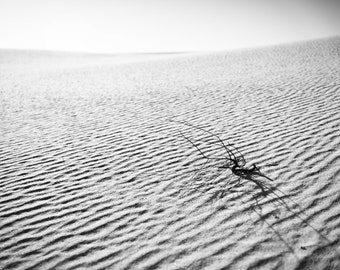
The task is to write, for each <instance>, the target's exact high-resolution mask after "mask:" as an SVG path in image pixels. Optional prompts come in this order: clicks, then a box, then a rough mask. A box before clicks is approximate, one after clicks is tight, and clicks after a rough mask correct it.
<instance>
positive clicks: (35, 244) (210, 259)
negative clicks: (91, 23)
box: [0, 38, 340, 269]
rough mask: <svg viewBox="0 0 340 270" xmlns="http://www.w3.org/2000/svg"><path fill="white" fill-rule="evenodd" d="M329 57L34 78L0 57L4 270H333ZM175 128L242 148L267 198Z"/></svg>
mask: <svg viewBox="0 0 340 270" xmlns="http://www.w3.org/2000/svg"><path fill="white" fill-rule="evenodd" d="M339 48H340V39H339V38H333V39H326V40H319V41H313V42H307V43H297V44H292V45H285V46H277V47H272V48H266V49H257V50H247V51H240V52H232V53H218V54H210V55H191V56H181V57H177V58H176V57H175V58H174V59H163V60H152V61H149V62H142V61H140V62H138V63H135V64H131V63H120V64H119V65H118V64H110V63H105V64H101V65H98V62H96V59H95V58H92V60H91V61H93V64H89V63H88V62H86V64H84V65H83V66H81V65H78V64H77V66H76V67H74V66H67V65H66V66H65V65H64V66H63V67H62V68H60V67H59V66H58V63H57V62H53V61H54V60H53V61H52V60H51V63H49V64H48V65H49V68H47V69H46V70H45V69H43V68H39V69H38V71H37V69H34V68H31V67H33V66H34V65H36V66H37V64H36V63H35V62H34V59H35V58H34V55H33V56H32V63H31V64H29V62H28V63H26V64H25V65H24V66H20V64H18V66H15V65H14V67H13V66H12V65H11V66H10V67H11V68H8V69H6V65H7V66H8V65H10V64H9V63H11V61H10V57H13V55H12V54H9V53H8V52H7V53H6V52H2V54H1V55H2V57H8V59H9V60H8V59H7V58H5V59H7V61H3V64H0V76H1V77H2V78H3V79H1V80H0V91H1V95H2V100H1V103H0V108H1V112H0V113H1V114H0V115H1V120H0V125H1V131H0V137H1V140H0V152H1V156H0V164H1V166H0V179H1V181H0V269H338V268H337V267H339V266H340V255H339V254H340V249H339V248H338V246H340V206H339V202H340V184H339V177H340V148H339V146H340V111H339V104H340V66H339V62H340V50H339ZM18 53H19V52H18ZM84 57H85V56H84ZM18 59H20V58H18ZM17 61H18V60H17ZM79 61H81V60H79ZM43 64H44V61H42V60H41V59H40V60H39V67H40V65H43ZM53 65H55V66H53ZM19 67H20V68H19ZM169 119H176V120H187V121H189V122H191V123H193V124H196V125H201V126H204V127H205V128H207V129H209V130H210V131H213V132H215V133H218V134H221V137H223V139H226V140H228V141H229V142H230V143H233V144H234V145H236V146H237V147H238V148H239V149H240V150H241V151H242V153H244V155H245V157H246V158H247V161H249V164H253V163H256V164H257V165H258V166H259V167H261V169H262V171H263V172H264V173H265V174H266V175H267V176H268V177H270V178H272V179H274V181H273V182H269V181H268V180H266V179H262V180H261V181H262V182H263V183H264V185H266V188H267V194H266V195H264V194H263V193H261V190H260V189H259V188H258V186H256V185H255V184H254V183H252V182H250V181H246V180H244V179H243V180H241V181H240V183H239V179H238V178H237V177H236V176H234V175H232V174H230V172H229V171H225V170H221V169H218V168H217V167H216V166H212V164H207V165H206V166H205V167H204V168H202V164H203V163H204V159H202V157H201V156H200V154H199V153H198V151H197V150H196V149H195V148H194V147H192V145H190V143H188V141H186V140H185V139H184V138H183V137H181V136H180V135H179V131H181V132H183V133H185V134H186V135H187V136H190V138H192V139H193V140H195V141H196V142H197V143H199V144H200V146H201V147H202V149H203V150H204V151H205V152H206V153H209V155H215V156H222V155H225V153H224V152H223V150H222V149H217V148H216V145H214V144H213V142H212V138H211V137H210V136H208V134H205V133H202V132H201V131H199V130H195V129H192V128H190V127H188V126H185V125H181V124H179V123H176V122H171V121H169Z"/></svg>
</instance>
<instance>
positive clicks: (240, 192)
mask: <svg viewBox="0 0 340 270" xmlns="http://www.w3.org/2000/svg"><path fill="white" fill-rule="evenodd" d="M171 121H173V122H176V123H180V124H183V125H186V126H187V127H190V128H193V129H196V130H200V131H202V132H203V133H206V134H208V135H209V136H211V137H214V138H215V139H216V141H215V142H212V143H213V144H219V145H220V148H222V149H224V151H225V156H223V157H219V156H217V157H216V156H213V157H212V156H208V155H207V154H206V153H205V152H204V151H203V150H202V149H201V147H200V146H199V145H198V144H197V143H195V142H194V141H193V140H192V139H190V138H189V137H188V136H186V135H184V134H183V133H182V132H179V133H180V136H181V137H182V138H184V139H185V140H186V141H188V142H189V143H190V144H191V145H192V146H193V147H194V148H196V150H197V151H198V152H199V153H200V155H201V156H202V157H203V159H204V160H205V162H204V164H203V165H201V166H200V167H199V168H198V169H197V170H196V171H195V173H194V175H193V176H192V177H191V179H190V180H189V183H187V184H185V187H184V189H185V190H186V192H188V193H197V191H199V192H201V193H204V194H209V196H208V199H207V201H206V203H211V202H216V201H220V200H221V199H224V198H227V200H225V203H228V202H230V201H233V200H235V198H236V199H239V200H241V201H242V198H243V197H245V196H247V198H248V199H247V201H248V205H250V206H248V210H250V211H252V212H253V213H256V215H257V216H258V217H259V220H260V221H262V222H263V223H265V224H266V225H267V226H268V228H270V229H271V230H272V231H273V232H274V234H275V235H276V236H277V237H278V239H279V240H280V241H281V242H282V243H283V244H284V245H285V246H286V248H287V250H288V251H289V252H290V253H292V254H293V256H294V257H295V258H296V259H297V260H298V261H299V262H300V266H301V267H303V266H305V265H307V259H306V258H304V259H302V260H301V259H300V258H299V257H298V256H297V252H296V250H295V249H294V246H293V245H292V244H290V243H289V242H288V241H287V240H285V238H284V235H282V233H280V232H279V230H278V229H276V228H275V225H277V224H280V223H282V219H281V218H280V217H279V213H280V212H281V211H285V212H286V213H288V214H289V215H290V217H289V218H291V219H292V218H297V219H299V220H300V222H301V224H303V225H304V226H308V227H309V228H310V229H312V230H313V231H314V232H315V233H316V234H317V235H318V236H319V237H320V238H321V239H322V240H323V242H324V243H325V245H326V246H330V247H332V246H334V249H333V250H332V252H333V253H335V257H337V256H339V252H338V251H337V249H336V248H335V246H336V243H335V242H336V241H331V240H329V239H328V238H327V236H325V235H324V234H323V233H321V232H320V230H318V229H317V228H316V227H314V226H313V225H312V224H310V223H309V222H308V221H307V219H308V216H307V215H305V214H303V210H302V208H301V207H300V206H299V205H298V203H296V202H295V201H294V200H293V199H291V198H290V196H289V195H288V194H286V193H285V192H283V191H282V190H280V189H279V188H277V187H275V186H274V185H273V184H272V183H273V182H274V181H273V179H271V178H270V177H269V176H267V175H265V174H264V173H262V172H261V170H260V168H258V167H257V166H256V164H254V165H252V167H250V168H249V167H247V166H246V164H247V162H246V160H245V157H244V156H243V154H241V152H240V151H239V150H238V149H237V148H236V147H234V146H233V145H231V144H229V143H226V142H225V141H223V140H222V139H221V138H220V137H219V136H218V135H217V134H215V133H213V132H210V131H208V130H206V129H204V128H202V127H199V126H195V125H193V124H191V123H189V122H186V121H175V120H171ZM231 196H234V197H235V198H234V199H231ZM249 202H250V203H249ZM268 205H272V206H273V207H272V209H274V211H271V212H270V214H268V213H266V214H264V211H263V208H264V207H266V206H268ZM221 207H224V208H226V207H229V206H226V205H222V206H221ZM295 209H297V210H295ZM272 216H274V218H275V220H274V222H273V221H271V220H272V219H271V218H269V217H272ZM304 216H305V217H304ZM323 246H324V245H320V246H319V245H318V246H317V247H316V250H317V249H319V248H320V249H322V248H323ZM299 248H300V249H301V250H306V246H303V245H302V246H300V247H299Z"/></svg>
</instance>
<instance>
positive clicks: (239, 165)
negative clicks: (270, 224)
mask: <svg viewBox="0 0 340 270" xmlns="http://www.w3.org/2000/svg"><path fill="white" fill-rule="evenodd" d="M170 121H172V122H176V123H180V124H184V125H186V126H189V127H191V128H194V129H197V130H200V131H202V132H204V133H207V134H209V135H210V136H212V137H215V138H216V139H217V140H218V142H214V143H215V144H216V143H218V144H220V146H221V147H222V148H223V149H224V150H225V152H226V156H224V157H210V156H208V155H206V154H205V153H204V151H202V149H200V147H199V146H198V145H197V144H196V143H194V142H193V140H191V139H190V138H189V137H187V136H185V135H184V134H183V133H182V132H180V134H181V136H182V137H183V138H185V139H186V140H187V141H188V142H189V143H190V144H191V145H192V146H194V147H195V148H196V149H197V150H198V152H199V153H200V155H201V156H202V157H203V158H204V159H205V160H206V162H208V161H213V160H219V161H221V160H222V161H224V164H223V165H222V166H219V168H220V169H230V170H231V172H232V173H233V174H234V175H236V176H238V177H240V178H242V179H245V180H248V181H251V182H253V183H255V184H256V185H257V186H258V187H259V188H260V189H261V191H262V192H263V193H266V190H265V186H264V185H263V184H262V183H261V182H260V181H258V180H256V179H255V177H256V176H260V177H264V178H265V179H267V180H270V181H273V180H272V179H271V178H269V177H268V176H266V175H265V174H263V173H262V172H261V171H260V169H259V168H258V167H257V166H256V164H253V166H252V167H251V168H248V167H246V164H247V162H246V160H245V157H244V155H243V154H242V153H241V152H240V151H239V150H238V149H237V148H236V147H235V146H233V145H231V144H230V143H228V142H224V141H223V140H222V139H221V138H220V136H218V135H217V134H215V133H213V132H211V131H208V130H206V129H204V128H202V127H199V126H196V125H193V124H191V123H189V122H187V121H177V120H170Z"/></svg>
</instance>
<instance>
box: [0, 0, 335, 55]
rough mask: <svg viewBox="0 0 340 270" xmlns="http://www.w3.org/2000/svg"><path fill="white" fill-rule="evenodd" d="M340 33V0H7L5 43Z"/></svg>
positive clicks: (157, 43)
mask: <svg viewBox="0 0 340 270" xmlns="http://www.w3.org/2000/svg"><path fill="white" fill-rule="evenodd" d="M335 35H340V1H338V0H235V1H231V0H0V48H7V49H37V50H58V51H79V52H96V53H149V52H158V53H159V52H183V51H191V52H192V51H221V50H233V49H240V48H251V47H259V46H267V45H271V44H280V43H287V42H294V41H300V40H309V39H315V38H323V37H330V36H335Z"/></svg>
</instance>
